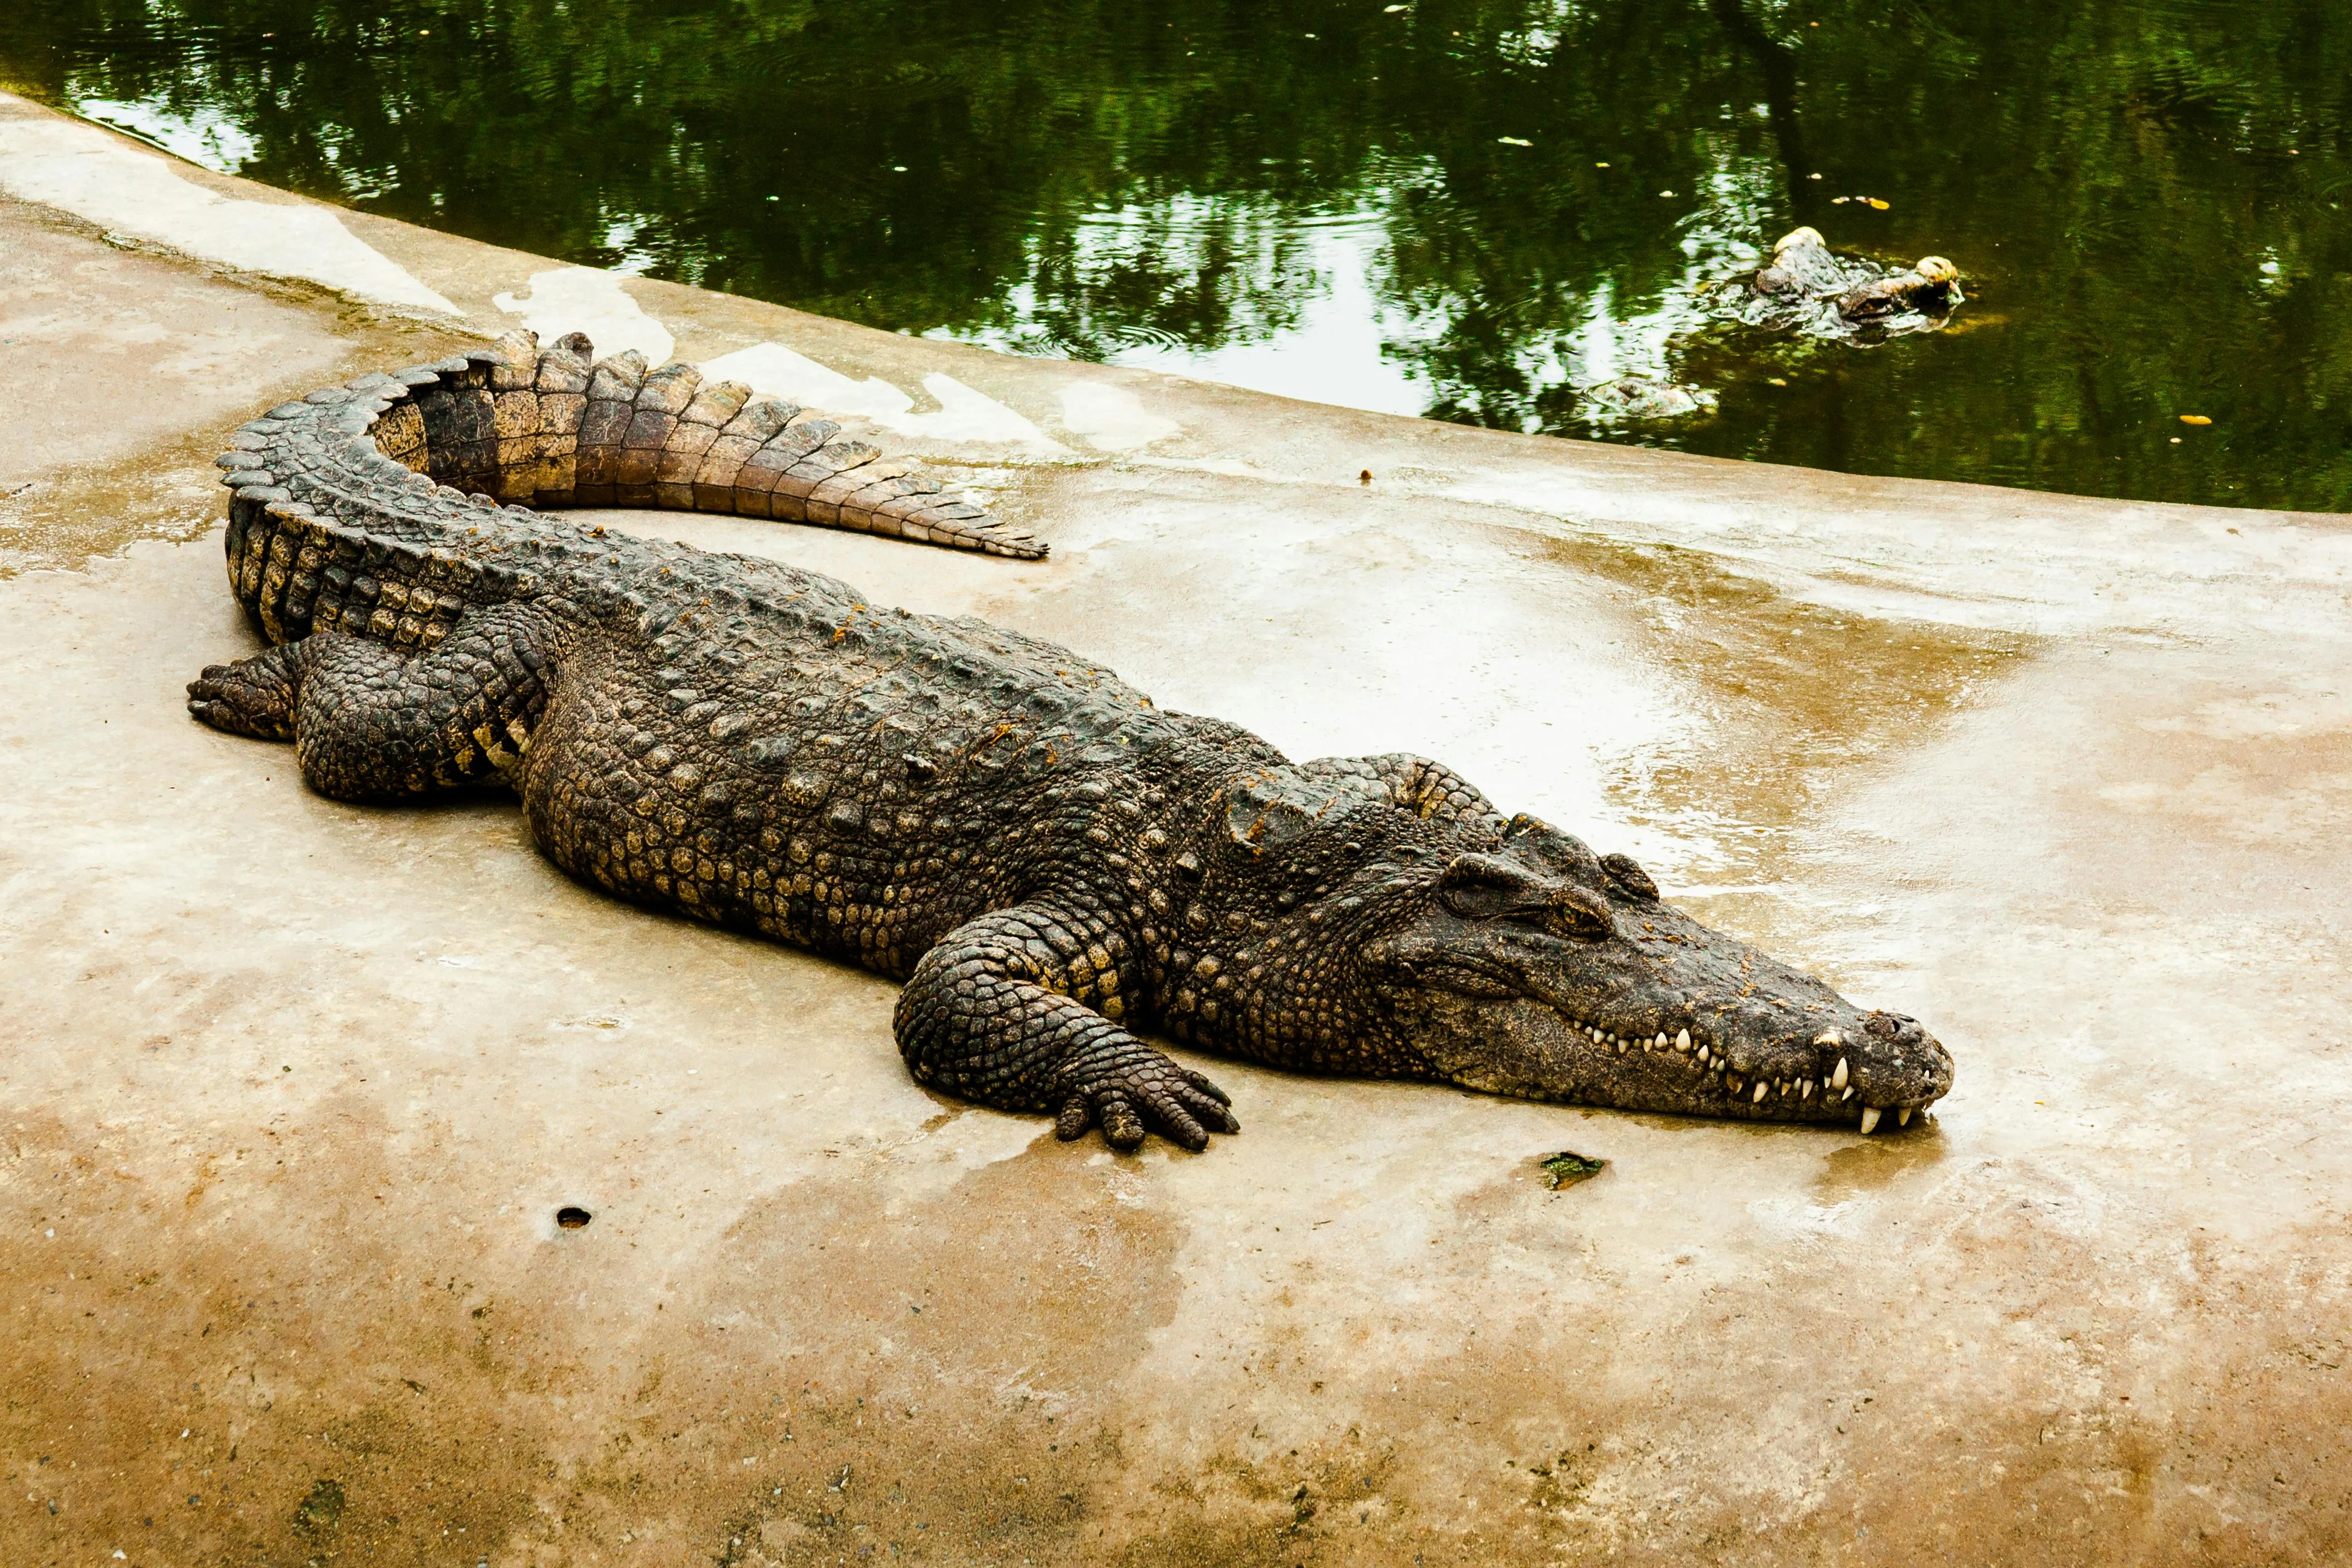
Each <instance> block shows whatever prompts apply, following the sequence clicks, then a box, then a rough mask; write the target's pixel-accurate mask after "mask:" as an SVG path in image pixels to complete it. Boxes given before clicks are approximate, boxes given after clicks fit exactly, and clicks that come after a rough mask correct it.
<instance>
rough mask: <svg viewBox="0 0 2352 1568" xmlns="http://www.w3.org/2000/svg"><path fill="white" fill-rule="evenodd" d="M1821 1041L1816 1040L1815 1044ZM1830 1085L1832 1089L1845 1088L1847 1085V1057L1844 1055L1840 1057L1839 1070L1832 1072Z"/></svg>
mask: <svg viewBox="0 0 2352 1568" xmlns="http://www.w3.org/2000/svg"><path fill="white" fill-rule="evenodd" d="M1819 1043H1820V1042H1818V1041H1816V1042H1815V1044H1819ZM1830 1087H1831V1088H1832V1089H1843V1088H1844V1087H1845V1058H1843V1057H1840V1058H1838V1065H1837V1071H1835V1072H1833V1073H1832V1074H1830Z"/></svg>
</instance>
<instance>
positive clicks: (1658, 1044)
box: [1650, 1029, 1666, 1051]
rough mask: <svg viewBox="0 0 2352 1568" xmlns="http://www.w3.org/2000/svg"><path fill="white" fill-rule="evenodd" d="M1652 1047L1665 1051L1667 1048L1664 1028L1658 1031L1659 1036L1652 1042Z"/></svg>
mask: <svg viewBox="0 0 2352 1568" xmlns="http://www.w3.org/2000/svg"><path fill="white" fill-rule="evenodd" d="M1650 1048H1651V1049H1653V1050H1659V1051H1663V1050H1664V1049H1665V1048H1666V1032H1665V1031H1664V1029H1660V1030H1659V1031H1658V1037H1657V1038H1656V1039H1654V1040H1653V1041H1651V1042H1650Z"/></svg>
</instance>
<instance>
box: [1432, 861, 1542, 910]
mask: <svg viewBox="0 0 2352 1568" xmlns="http://www.w3.org/2000/svg"><path fill="white" fill-rule="evenodd" d="M1553 887H1554V884H1553V883H1552V881H1551V880H1550V879H1549V878H1546V877H1542V876H1539V875H1538V874H1537V873H1536V872H1534V871H1531V870H1529V869H1528V868H1526V867H1525V866H1521V865H1518V864H1517V863H1515V862H1513V861H1509V860H1506V859H1504V858H1502V857H1500V856H1498V855H1479V854H1475V853H1474V854H1469V855H1457V856H1455V857H1454V863H1453V864H1452V865H1450V866H1448V867H1446V868H1445V869H1444V871H1443V872H1442V873H1440V874H1439V876H1438V879H1437V896H1438V899H1439V900H1441V901H1442V902H1444V905H1445V907H1446V908H1447V909H1449V910H1453V911H1454V913H1455V914H1457V915H1461V916H1463V917H1465V919H1469V920H1474V921H1490V920H1499V919H1504V918H1507V917H1508V916H1511V915H1537V914H1541V913H1542V912H1543V911H1544V910H1548V909H1549V908H1550V907H1551V901H1552V889H1553Z"/></svg>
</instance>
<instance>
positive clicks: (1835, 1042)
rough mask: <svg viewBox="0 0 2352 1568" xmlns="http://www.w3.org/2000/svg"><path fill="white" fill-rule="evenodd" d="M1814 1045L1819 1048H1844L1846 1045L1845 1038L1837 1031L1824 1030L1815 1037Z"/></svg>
mask: <svg viewBox="0 0 2352 1568" xmlns="http://www.w3.org/2000/svg"><path fill="white" fill-rule="evenodd" d="M1813 1044H1815V1045H1817V1046H1842V1045H1843V1044H1845V1037H1844V1036H1843V1035H1841V1034H1839V1033H1838V1032H1837V1031H1836V1030H1835V1029H1823V1030H1822V1032H1821V1033H1820V1034H1818V1035H1815V1036H1814V1037H1813Z"/></svg>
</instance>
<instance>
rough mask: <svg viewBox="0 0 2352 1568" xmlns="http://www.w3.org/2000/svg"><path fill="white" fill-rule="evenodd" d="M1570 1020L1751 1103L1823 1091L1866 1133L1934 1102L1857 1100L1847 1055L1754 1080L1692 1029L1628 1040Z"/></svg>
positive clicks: (1599, 1040)
mask: <svg viewBox="0 0 2352 1568" xmlns="http://www.w3.org/2000/svg"><path fill="white" fill-rule="evenodd" d="M1563 1016H1566V1015H1563ZM1568 1025H1569V1027H1570V1028H1572V1029H1574V1030H1575V1031H1577V1033H1579V1034H1580V1035H1582V1036H1583V1037H1585V1038H1586V1039H1588V1040H1591V1042H1592V1043H1593V1044H1594V1045H1596V1046H1599V1047H1601V1048H1602V1049H1604V1050H1612V1051H1614V1052H1616V1053H1617V1054H1618V1055H1619V1056H1621V1057H1625V1056H1631V1055H1633V1053H1634V1052H1635V1051H1641V1052H1643V1053H1644V1054H1646V1055H1650V1056H1656V1057H1662V1058H1666V1059H1668V1060H1671V1061H1675V1062H1678V1063H1679V1064H1680V1065H1682V1066H1683V1067H1685V1068H1687V1069H1688V1070H1689V1071H1690V1072H1691V1073H1692V1074H1693V1075H1694V1080H1693V1081H1694V1082H1696V1081H1698V1080H1699V1079H1704V1078H1706V1077H1707V1076H1710V1075H1711V1076H1713V1077H1716V1078H1718V1079H1721V1080H1722V1082H1723V1088H1724V1092H1725V1093H1726V1094H1727V1096H1729V1097H1730V1098H1731V1099H1732V1100H1734V1101H1735V1102H1736V1101H1737V1100H1739V1099H1740V1098H1741V1097H1743V1096H1745V1097H1746V1099H1747V1101H1748V1104H1749V1105H1751V1106H1759V1105H1763V1104H1766V1103H1768V1102H1769V1101H1772V1100H1786V1099H1787V1098H1789V1097H1790V1096H1794V1097H1795V1098H1796V1099H1797V1100H1799V1101H1800V1102H1801V1103H1802V1102H1806V1101H1810V1100H1812V1099H1813V1097H1814V1096H1815V1095H1819V1096H1820V1097H1821V1100H1822V1107H1823V1108H1824V1109H1826V1108H1828V1107H1830V1106H1832V1105H1853V1108H1854V1114H1855V1117H1856V1120H1857V1121H1859V1122H1860V1124H1861V1127H1862V1131H1863V1134H1864V1136H1865V1137H1867V1136H1868V1135H1869V1134H1871V1133H1873V1132H1875V1131H1878V1127H1879V1123H1880V1122H1881V1121H1882V1120H1883V1119H1884V1118H1885V1114H1886V1112H1888V1111H1890V1110H1891V1111H1893V1112H1894V1113H1895V1126H1897V1127H1908V1126H1910V1125H1911V1117H1912V1114H1913V1113H1914V1112H1915V1111H1920V1110H1927V1106H1928V1105H1932V1104H1933V1103H1934V1101H1932V1100H1930V1101H1928V1102H1927V1104H1922V1105H1871V1104H1868V1103H1867V1102H1861V1101H1857V1100H1856V1097H1855V1093H1854V1088H1853V1084H1851V1083H1850V1082H1848V1081H1847V1079H1848V1077H1849V1073H1848V1070H1847V1067H1846V1063H1845V1058H1843V1057H1841V1058H1838V1065H1837V1068H1836V1070H1835V1071H1834V1072H1833V1073H1832V1074H1831V1075H1830V1076H1829V1077H1827V1078H1825V1079H1822V1080H1820V1081H1816V1080H1814V1079H1810V1078H1782V1079H1765V1078H1759V1079H1750V1078H1748V1077H1746V1076H1744V1075H1742V1074H1740V1073H1736V1072H1733V1071H1732V1070H1731V1069H1730V1066H1729V1064H1728V1063H1727V1061H1726V1060H1725V1059H1724V1058H1721V1057H1718V1056H1713V1055H1710V1054H1709V1052H1708V1050H1707V1048H1706V1047H1705V1046H1702V1045H1696V1044H1694V1043H1693V1041H1692V1039H1691V1032H1690V1031H1689V1030H1688V1029H1681V1030H1677V1031H1676V1032H1675V1034H1674V1036H1673V1037H1667V1036H1666V1035H1665V1034H1664V1032H1661V1033H1659V1034H1657V1035H1654V1036H1652V1037H1649V1038H1646V1039H1643V1038H1633V1039H1628V1038H1626V1037H1624V1036H1622V1035H1613V1034H1611V1033H1610V1032H1609V1031H1608V1030H1606V1029H1603V1028H1601V1026H1599V1025H1597V1024H1588V1023H1585V1022H1583V1021H1582V1020H1581V1019H1579V1018H1575V1017H1572V1016H1570V1017H1569V1018H1568ZM1816 1043H1820V1042H1816Z"/></svg>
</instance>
